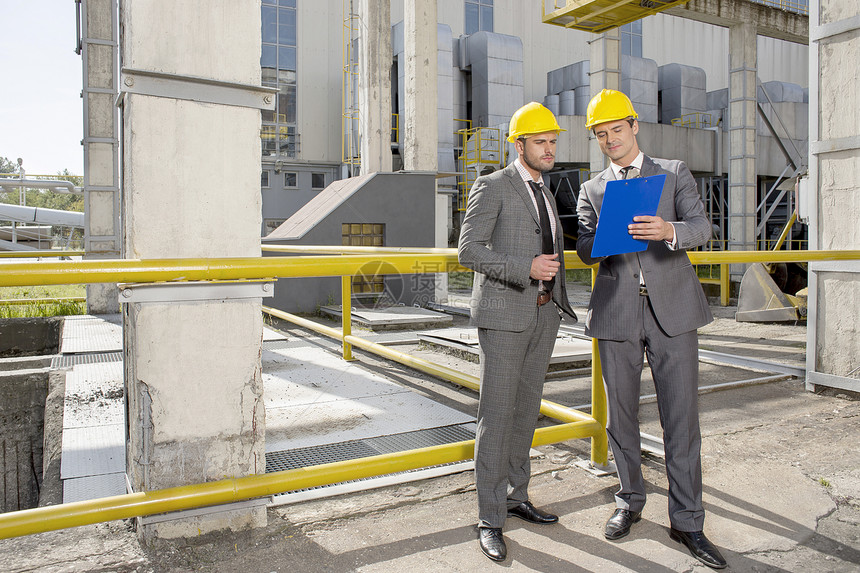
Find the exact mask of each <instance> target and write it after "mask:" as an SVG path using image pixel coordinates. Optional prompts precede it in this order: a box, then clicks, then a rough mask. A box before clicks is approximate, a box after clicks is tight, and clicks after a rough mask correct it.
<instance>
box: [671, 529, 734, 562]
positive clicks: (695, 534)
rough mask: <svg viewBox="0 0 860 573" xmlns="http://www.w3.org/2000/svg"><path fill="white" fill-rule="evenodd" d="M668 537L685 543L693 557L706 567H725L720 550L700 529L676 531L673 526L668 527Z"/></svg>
mask: <svg viewBox="0 0 860 573" xmlns="http://www.w3.org/2000/svg"><path fill="white" fill-rule="evenodd" d="M669 537H671V538H672V539H673V540H675V541H678V542H680V543H683V544H684V545H686V546H687V549H689V550H690V553H692V554H693V557H695V558H696V559H698V560H699V561H701V562H702V563H704V564H705V565H707V566H708V567H711V568H713V569H725V568H726V565H727V563H726V560H725V559H724V558H723V556H722V555H721V554H720V551H719V550H718V549H717V548H716V547H714V545H713V544H712V543H711V542H710V541H708V538H707V537H705V534H704V533H702V532H701V531H678V530H677V529H675V528H670V529H669Z"/></svg>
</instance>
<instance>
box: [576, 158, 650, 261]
mask: <svg viewBox="0 0 860 573" xmlns="http://www.w3.org/2000/svg"><path fill="white" fill-rule="evenodd" d="M665 182H666V175H665V174H661V175H652V176H651V177H637V178H635V179H621V180H615V181H608V182H607V183H606V190H605V191H604V193H603V204H602V206H601V207H600V215H599V217H598V218H597V229H596V230H595V233H594V244H593V245H592V246H591V256H592V257H607V256H609V255H619V254H622V253H638V252H640V251H644V250H645V249H647V248H648V241H643V240H641V239H634V238H633V237H632V236H631V235H630V232H629V231H628V230H627V225H629V224H631V223H632V222H633V217H637V216H639V215H651V216H652V217H653V216H654V215H656V214H657V206H658V205H659V204H660V195H662V193H663V185H664V183H665Z"/></svg>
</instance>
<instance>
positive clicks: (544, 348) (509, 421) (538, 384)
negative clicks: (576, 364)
mask: <svg viewBox="0 0 860 573" xmlns="http://www.w3.org/2000/svg"><path fill="white" fill-rule="evenodd" d="M560 321H561V318H560V316H559V313H558V309H557V307H556V305H555V304H545V305H543V306H537V305H535V320H533V321H532V322H531V323H530V324H529V326H528V327H527V328H526V329H525V330H524V331H522V332H509V331H504V330H490V329H486V328H479V329H478V342H479V344H480V349H481V351H480V357H481V393H480V398H479V401H478V429H477V431H476V434H475V481H476V489H477V491H478V525H479V526H480V527H502V526H503V525H504V523H505V519H506V518H507V512H508V508H509V507H514V506H516V505H518V504H519V503H521V502H523V501H527V500H528V484H529V477H530V475H531V464H530V461H529V449H530V448H531V443H532V438H533V436H534V430H535V425H536V424H537V418H538V414H539V413H540V402H541V396H542V394H543V383H544V379H545V378H546V371H547V367H548V366H549V359H550V357H551V356H552V350H553V347H554V346H555V339H556V335H557V334H558V326H559V323H560Z"/></svg>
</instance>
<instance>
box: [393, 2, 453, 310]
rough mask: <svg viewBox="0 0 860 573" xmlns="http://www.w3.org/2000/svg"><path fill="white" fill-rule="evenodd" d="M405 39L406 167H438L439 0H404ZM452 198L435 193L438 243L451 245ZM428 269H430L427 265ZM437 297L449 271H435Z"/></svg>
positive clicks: (443, 292)
mask: <svg viewBox="0 0 860 573" xmlns="http://www.w3.org/2000/svg"><path fill="white" fill-rule="evenodd" d="M404 4H405V5H404V14H403V43H404V55H405V59H406V62H405V73H406V81H405V86H404V87H405V89H404V92H405V93H404V102H403V111H404V113H403V115H401V116H400V126H401V129H402V130H403V137H402V144H401V146H400V153H401V155H402V156H403V169H404V170H406V171H433V172H436V171H438V168H439V157H438V147H439V122H438V119H437V108H436V103H437V102H436V98H437V97H438V94H437V83H438V65H439V62H438V30H437V23H436V0H404ZM450 201H451V199H450V197H449V196H448V195H446V194H440V193H436V202H435V204H436V209H435V211H436V212H435V217H436V244H435V245H434V246H436V247H447V246H448V220H449V217H448V212H449V211H450V205H451V203H450ZM428 270H429V269H428ZM435 278H436V288H435V297H436V300H437V301H439V302H443V301H446V300H447V298H448V288H447V279H448V275H446V274H441V273H440V274H436V277H435Z"/></svg>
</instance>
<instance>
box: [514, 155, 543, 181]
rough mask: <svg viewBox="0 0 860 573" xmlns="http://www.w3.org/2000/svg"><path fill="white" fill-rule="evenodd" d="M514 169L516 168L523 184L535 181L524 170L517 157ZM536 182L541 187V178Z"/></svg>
mask: <svg viewBox="0 0 860 573" xmlns="http://www.w3.org/2000/svg"><path fill="white" fill-rule="evenodd" d="M514 167H516V168H517V171H518V172H519V174H520V177H522V178H523V182H525V183H526V184H528V182H529V181H535V179H534V178H533V177H532V174H531V173H529V172H528V171H527V170H526V168H525V167H524V166H523V164H522V162H521V161H520V158H519V157H517V158H516V159H514ZM536 182H537V183H540V184H541V185H543V176H541V178H540V179H538V180H537V181H536Z"/></svg>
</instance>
